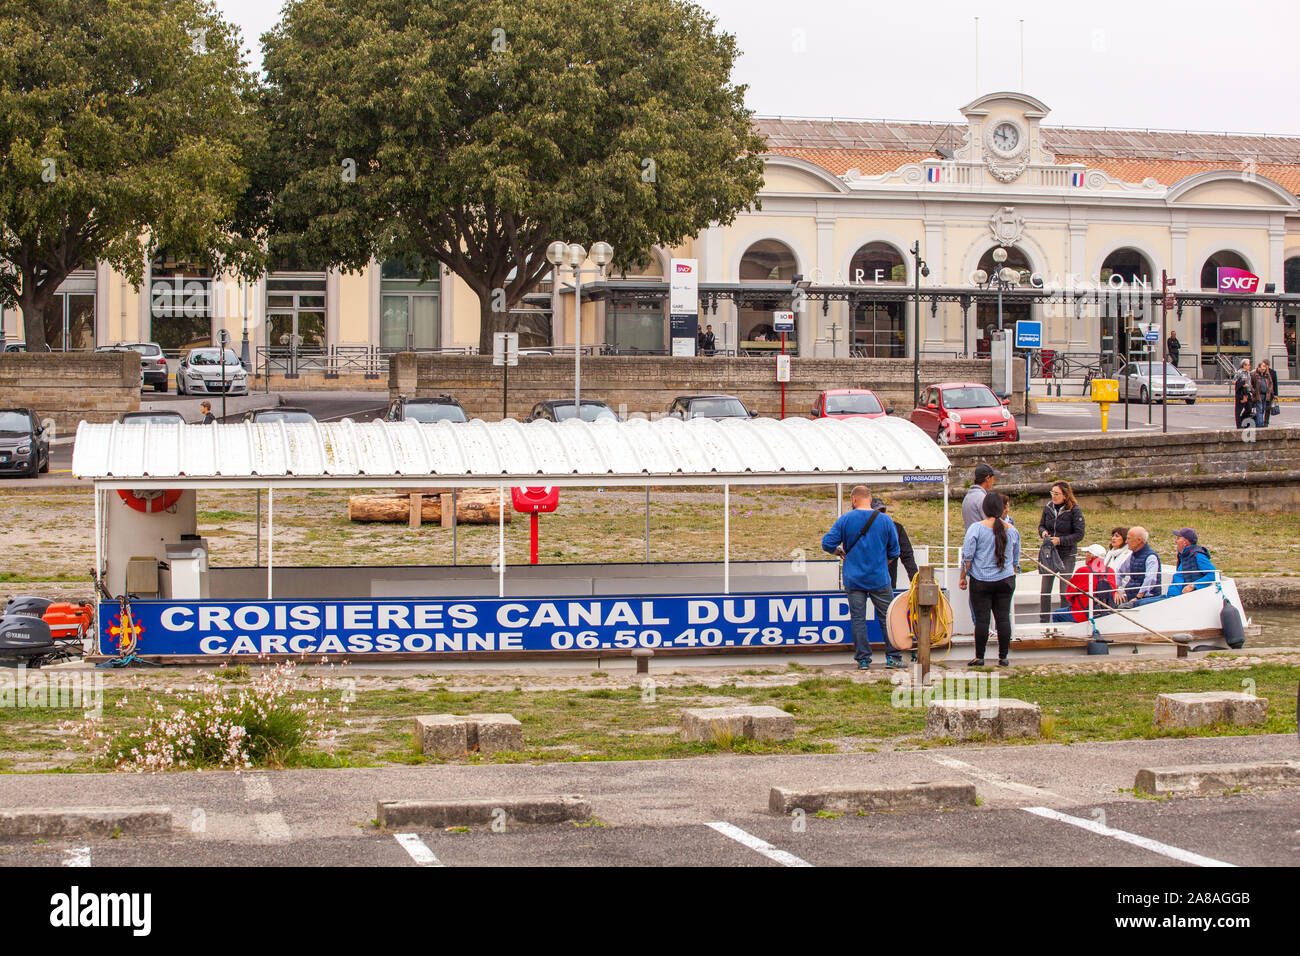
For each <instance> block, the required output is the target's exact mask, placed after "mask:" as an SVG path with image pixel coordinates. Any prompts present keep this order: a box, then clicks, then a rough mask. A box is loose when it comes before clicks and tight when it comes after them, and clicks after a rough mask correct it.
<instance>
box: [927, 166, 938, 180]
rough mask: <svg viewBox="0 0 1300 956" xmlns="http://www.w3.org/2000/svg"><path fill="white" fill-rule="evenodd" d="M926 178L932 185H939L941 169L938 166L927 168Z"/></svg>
mask: <svg viewBox="0 0 1300 956" xmlns="http://www.w3.org/2000/svg"><path fill="white" fill-rule="evenodd" d="M925 178H926V179H927V180H929V181H930V182H932V183H937V182H938V181H939V167H938V166H928V167H926V170H925Z"/></svg>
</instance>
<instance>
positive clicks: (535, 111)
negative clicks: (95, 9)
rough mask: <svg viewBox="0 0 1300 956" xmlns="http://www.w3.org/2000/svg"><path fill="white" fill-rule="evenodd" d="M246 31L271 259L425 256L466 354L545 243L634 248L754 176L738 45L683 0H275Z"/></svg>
mask: <svg viewBox="0 0 1300 956" xmlns="http://www.w3.org/2000/svg"><path fill="white" fill-rule="evenodd" d="M263 42H264V47H265V58H264V68H265V71H266V78H267V87H266V90H265V98H264V105H265V107H266V110H267V121H268V127H269V129H270V134H269V137H268V143H269V144H270V149H269V152H268V154H267V156H266V157H265V164H264V167H263V171H264V173H265V175H266V178H265V180H263V183H264V185H265V187H266V189H265V193H264V197H263V198H264V201H265V206H264V213H265V215H267V216H268V217H269V218H268V219H267V223H268V224H269V228H270V230H271V240H270V242H271V251H272V255H273V256H285V257H288V258H290V259H293V260H297V261H301V262H309V261H311V262H317V263H320V262H327V263H329V264H331V265H336V266H340V267H342V268H344V269H347V270H357V269H361V268H363V267H364V266H365V265H366V264H367V263H368V262H370V261H371V260H372V259H383V258H390V257H392V258H402V259H403V260H405V261H406V263H407V264H408V265H409V266H412V267H415V266H419V267H420V268H422V269H423V273H424V275H425V277H426V278H430V277H432V276H433V275H434V273H435V271H436V269H437V264H438V263H442V264H443V265H445V266H446V267H447V268H448V269H450V270H451V271H452V272H453V273H455V274H456V275H459V276H460V277H461V278H462V279H463V280H464V281H465V282H466V283H467V284H468V285H469V286H470V288H471V289H473V290H474V292H475V293H476V294H477V295H478V297H479V301H480V314H481V316H482V324H481V329H480V347H481V348H483V349H487V348H489V347H490V343H491V336H492V333H493V331H494V330H496V329H497V328H509V327H511V323H510V322H509V320H508V319H507V317H506V316H505V315H504V314H503V311H504V309H509V308H510V307H513V306H514V305H515V304H516V303H517V302H519V301H520V299H522V297H523V296H524V295H525V294H526V293H527V292H529V291H530V290H532V289H533V288H535V287H536V286H537V284H538V282H539V281H540V280H541V279H542V278H544V277H545V275H546V273H547V272H548V270H549V268H550V267H549V264H548V263H547V262H546V259H545V249H546V246H547V244H548V243H550V242H551V241H554V240H555V239H564V240H566V241H570V242H581V243H583V244H584V245H586V246H587V247H588V248H590V245H591V243H593V242H595V241H597V240H601V239H603V240H605V241H607V242H609V243H611V244H612V245H613V246H614V249H615V255H616V265H630V264H633V263H637V262H644V261H646V260H647V259H648V258H649V254H650V247H651V246H652V245H673V244H676V243H678V242H680V241H681V240H682V239H683V238H685V237H687V236H690V235H694V234H695V233H697V232H698V231H700V230H701V229H702V228H704V227H706V226H708V225H709V224H710V223H714V222H717V223H722V224H727V223H730V222H732V221H733V220H734V218H735V216H736V214H737V212H739V211H740V210H742V209H744V208H746V207H748V206H750V205H752V204H753V203H754V202H755V198H756V195H757V192H758V189H759V187H760V185H761V183H762V162H761V160H760V158H759V156H758V155H757V154H759V153H761V152H762V150H763V148H764V143H763V140H762V138H761V137H760V136H759V135H758V133H757V132H756V130H755V128H754V126H753V124H752V120H751V114H750V113H749V111H747V110H746V109H745V107H744V102H743V96H744V88H743V87H741V86H736V85H733V84H731V82H730V75H731V68H732V65H733V63H734V62H735V59H736V56H737V50H736V45H735V42H734V39H733V38H732V37H731V36H729V35H725V34H720V33H718V32H716V30H715V23H714V21H713V20H712V19H711V18H710V17H709V16H708V15H706V14H705V13H704V12H703V11H702V10H701V9H700V8H699V7H696V6H694V5H690V4H686V3H682V2H680V0H564V2H561V0H486V2H475V3H472V4H466V3H461V2H453V0H290V2H289V3H288V4H287V5H286V7H285V11H284V16H283V19H282V20H281V22H280V23H279V24H278V25H277V27H276V28H275V29H274V30H272V31H271V32H270V33H268V34H267V35H266V36H265V37H264V38H263ZM353 170H355V175H354V176H353V175H352V171H353ZM496 290H501V291H500V292H497V291H496ZM494 293H495V294H494Z"/></svg>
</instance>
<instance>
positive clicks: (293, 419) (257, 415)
mask: <svg viewBox="0 0 1300 956" xmlns="http://www.w3.org/2000/svg"><path fill="white" fill-rule="evenodd" d="M315 420H316V416H315V415H313V414H312V413H311V412H309V411H307V409H305V408H296V407H294V406H291V405H280V406H278V407H276V408H255V409H253V410H252V411H251V412H249V413H248V414H247V415H245V416H244V421H246V422H255V423H257V424H261V425H266V424H268V423H270V422H287V423H288V424H291V425H292V424H297V423H300V422H314V421H315Z"/></svg>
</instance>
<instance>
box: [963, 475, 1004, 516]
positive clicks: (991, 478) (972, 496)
mask: <svg viewBox="0 0 1300 956" xmlns="http://www.w3.org/2000/svg"><path fill="white" fill-rule="evenodd" d="M997 476H998V473H997V472H996V471H994V470H993V468H992V466H990V465H989V464H987V463H986V462H980V463H979V464H978V465H976V466H975V477H974V479H973V480H974V482H975V483H974V484H973V485H971V486H970V490H969V491H967V492H966V497H965V498H963V499H962V500H961V524H962V530H963V531H965V530H966V529H968V528H970V526H971V525H973V524H975V522H977V521H983V520H984V496H985V495H987V494H988V493H989V492H990V491H992V490H993V484H994V482H995V481H996V480H997Z"/></svg>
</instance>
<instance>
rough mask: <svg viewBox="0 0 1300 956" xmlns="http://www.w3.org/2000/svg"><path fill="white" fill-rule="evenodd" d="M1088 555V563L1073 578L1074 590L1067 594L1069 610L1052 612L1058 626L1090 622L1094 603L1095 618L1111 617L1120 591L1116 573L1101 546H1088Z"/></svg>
mask: <svg viewBox="0 0 1300 956" xmlns="http://www.w3.org/2000/svg"><path fill="white" fill-rule="evenodd" d="M1087 554H1088V560H1087V561H1085V562H1084V563H1083V564H1081V565H1079V569H1078V570H1077V571H1075V572H1074V574H1073V575H1071V576H1070V586H1069V587H1068V588H1067V589H1066V592H1065V601H1066V607H1063V608H1058V609H1057V610H1056V611H1054V612H1052V620H1053V621H1054V622H1056V623H1058V624H1068V623H1070V622H1071V621H1086V620H1087V619H1088V603H1089V600H1090V599H1091V600H1092V601H1093V602H1095V603H1094V604H1093V612H1092V616H1093V617H1101V616H1102V615H1103V614H1109V613H1110V611H1109V609H1110V607H1111V606H1112V605H1113V603H1114V594H1115V589H1116V587H1118V583H1117V582H1116V580H1115V572H1114V571H1112V570H1111V569H1110V568H1108V567H1106V550H1105V549H1104V548H1103V547H1102V546H1101V545H1099V544H1090V545H1088V550H1087Z"/></svg>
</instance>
